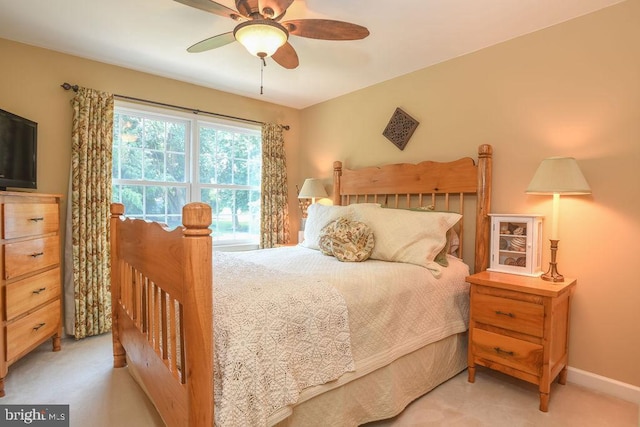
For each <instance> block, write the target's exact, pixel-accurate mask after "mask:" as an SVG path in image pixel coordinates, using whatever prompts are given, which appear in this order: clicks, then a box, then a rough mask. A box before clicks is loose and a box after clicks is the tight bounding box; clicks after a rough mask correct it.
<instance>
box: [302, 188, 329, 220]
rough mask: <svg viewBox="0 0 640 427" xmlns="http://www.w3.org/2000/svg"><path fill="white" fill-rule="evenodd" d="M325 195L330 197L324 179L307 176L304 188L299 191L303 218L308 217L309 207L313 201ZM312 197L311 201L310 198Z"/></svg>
mask: <svg viewBox="0 0 640 427" xmlns="http://www.w3.org/2000/svg"><path fill="white" fill-rule="evenodd" d="M324 197H329V195H328V194H327V191H326V190H325V189H324V186H323V185H322V181H321V180H320V179H317V178H307V179H305V180H304V184H302V188H301V189H300V191H298V204H299V205H300V209H301V210H302V218H306V217H307V208H308V207H309V205H310V204H311V203H315V202H316V199H322V198H324ZM304 199H311V203H309V201H308V200H304Z"/></svg>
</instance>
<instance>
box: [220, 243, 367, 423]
mask: <svg viewBox="0 0 640 427" xmlns="http://www.w3.org/2000/svg"><path fill="white" fill-rule="evenodd" d="M213 258H214V262H213V265H214V269H213V275H214V343H215V359H214V363H215V369H214V372H215V378H214V384H215V386H214V396H215V403H216V406H215V418H216V420H215V422H216V425H217V426H224V427H230V426H242V427H245V426H264V425H266V424H267V419H268V418H269V416H270V415H271V414H272V413H274V412H275V411H277V410H279V409H281V408H285V407H287V405H291V404H294V403H295V402H297V401H298V398H299V394H300V392H301V391H302V390H303V389H305V388H307V387H310V386H313V385H318V384H323V383H326V382H327V381H331V380H335V379H336V378H338V377H340V376H341V375H342V374H344V373H345V372H347V371H352V370H353V369H354V362H353V357H352V353H351V343H350V334H349V319H348V313H347V307H346V304H345V301H344V299H343V297H342V296H341V295H340V293H339V292H338V291H337V290H336V289H335V288H334V287H332V286H330V285H328V284H327V283H325V282H323V281H322V280H320V279H319V278H315V277H313V276H312V277H308V278H306V279H304V280H300V276H299V275H297V274H292V273H290V272H286V271H278V270H275V269H270V268H265V267H263V266H260V265H258V264H254V263H251V262H249V261H246V260H243V259H241V257H236V256H233V255H231V254H227V253H221V252H216V253H215V254H214V257H213Z"/></svg>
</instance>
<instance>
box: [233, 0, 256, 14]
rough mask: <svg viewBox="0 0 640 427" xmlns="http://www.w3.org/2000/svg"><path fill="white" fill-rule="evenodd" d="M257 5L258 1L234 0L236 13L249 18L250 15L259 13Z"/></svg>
mask: <svg viewBox="0 0 640 427" xmlns="http://www.w3.org/2000/svg"><path fill="white" fill-rule="evenodd" d="M258 3H259V2H258V0H236V8H237V9H238V12H240V13H241V14H243V15H244V16H246V17H247V18H250V17H251V14H252V13H256V12H258V13H260V5H259V4H258Z"/></svg>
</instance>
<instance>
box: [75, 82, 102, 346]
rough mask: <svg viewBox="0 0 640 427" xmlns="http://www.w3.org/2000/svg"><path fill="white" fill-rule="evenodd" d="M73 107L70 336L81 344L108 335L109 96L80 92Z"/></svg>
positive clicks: (79, 90) (87, 91) (80, 89)
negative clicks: (72, 310)
mask: <svg viewBox="0 0 640 427" xmlns="http://www.w3.org/2000/svg"><path fill="white" fill-rule="evenodd" d="M72 106H73V128H72V134H71V138H72V153H71V241H72V262H73V285H74V300H75V322H74V336H75V338H76V339H80V338H84V337H87V336H91V335H98V334H101V333H103V332H108V331H110V330H111V291H110V286H111V279H110V270H109V268H110V265H109V261H110V252H109V251H110V249H109V248H110V245H109V238H110V230H109V204H110V202H111V149H112V148H111V147H112V144H113V95H112V94H108V93H105V92H99V91H96V90H93V89H86V88H79V89H78V92H77V93H76V95H75V96H74V98H73V100H72ZM67 268H68V267H67Z"/></svg>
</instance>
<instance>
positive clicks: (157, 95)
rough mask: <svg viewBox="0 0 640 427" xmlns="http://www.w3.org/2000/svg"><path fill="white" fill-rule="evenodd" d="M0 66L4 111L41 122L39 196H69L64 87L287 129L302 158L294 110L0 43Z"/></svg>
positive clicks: (289, 143) (291, 147)
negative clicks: (158, 103) (259, 122)
mask: <svg viewBox="0 0 640 427" xmlns="http://www.w3.org/2000/svg"><path fill="white" fill-rule="evenodd" d="M0 63H1V64H2V65H1V66H0V108H1V109H3V110H7V111H10V112H12V113H15V114H18V115H20V116H24V117H27V118H29V119H31V120H34V121H36V122H38V191H39V192H47V193H61V194H64V195H65V196H66V193H67V186H68V180H69V163H70V159H71V142H70V135H71V119H72V110H71V105H70V100H71V98H72V97H73V92H71V91H65V90H63V89H62V88H61V87H60V85H61V84H62V83H63V82H69V83H71V84H77V85H80V86H85V87H89V88H93V89H98V90H103V91H107V92H111V93H115V94H120V95H125V96H131V97H136V98H142V99H149V100H153V101H158V102H163V103H168V104H173V105H181V106H185V107H189V108H194V109H199V110H202V111H211V112H215V113H220V114H225V115H230V116H235V117H242V118H247V119H251V120H257V121H262V122H275V123H281V124H288V125H290V126H291V130H289V131H286V132H285V146H286V149H287V152H288V153H289V155H290V156H292V157H298V148H297V144H298V138H299V130H300V126H299V116H300V113H299V111H298V110H295V109H291V108H287V107H282V106H279V105H275V104H270V103H266V102H261V101H256V100H253V99H250V98H245V97H240V96H236V95H232V94H229V93H225V92H220V91H216V90H212V89H205V88H203V87H200V86H196V85H191V84H187V83H182V82H178V81H175V80H171V79H166V78H162V77H157V76H152V75H150V74H146V73H141V72H137V71H132V70H129V69H126V68H121V67H116V66H111V65H107V64H104V63H100V62H95V61H89V60H86V59H81V58H78V57H75V56H70V55H64V54H61V53H58V52H53V51H50V50H45V49H40V48H36V47H32V46H27V45H24V44H20V43H15V42H12V41H9V40H4V39H0ZM257 88H258V87H257V86H256V90H257ZM288 168H289V174H290V175H292V176H293V175H298V174H299V172H298V169H297V168H298V165H297V162H289V163H288ZM290 187H291V190H290V198H291V199H295V197H296V192H295V187H294V186H290ZM293 208H294V209H292V211H293V212H292V215H293V216H295V218H294V219H295V220H294V221H293V223H294V224H297V223H298V221H297V215H298V212H297V207H296V205H294V206H293ZM64 212H65V210H64V207H63V214H64ZM63 218H64V216H63ZM296 230H297V229H296ZM294 235H295V232H294Z"/></svg>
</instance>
